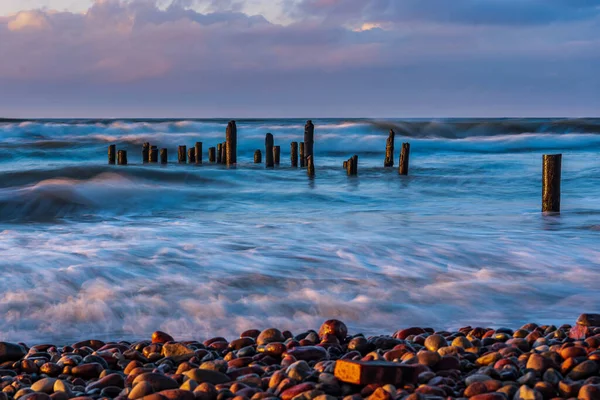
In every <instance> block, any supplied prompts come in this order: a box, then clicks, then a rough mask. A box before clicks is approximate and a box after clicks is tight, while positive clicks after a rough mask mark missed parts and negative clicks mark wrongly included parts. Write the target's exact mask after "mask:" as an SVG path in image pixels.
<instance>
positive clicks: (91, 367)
mask: <svg viewBox="0 0 600 400" xmlns="http://www.w3.org/2000/svg"><path fill="white" fill-rule="evenodd" d="M102 371H104V368H103V367H102V365H100V364H98V363H89V364H81V365H77V366H76V367H73V369H72V370H71V374H72V375H73V376H78V377H80V378H83V379H92V378H97V377H98V376H100V374H101V373H102Z"/></svg>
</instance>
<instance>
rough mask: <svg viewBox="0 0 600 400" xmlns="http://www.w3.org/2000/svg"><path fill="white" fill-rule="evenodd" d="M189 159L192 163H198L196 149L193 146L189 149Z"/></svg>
mask: <svg viewBox="0 0 600 400" xmlns="http://www.w3.org/2000/svg"><path fill="white" fill-rule="evenodd" d="M188 161H189V163H190V164H196V149H194V148H192V147H190V148H189V149H188Z"/></svg>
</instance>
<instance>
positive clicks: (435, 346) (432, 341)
mask: <svg viewBox="0 0 600 400" xmlns="http://www.w3.org/2000/svg"><path fill="white" fill-rule="evenodd" d="M446 346H448V342H447V341H446V339H445V338H444V337H443V336H442V335H431V336H429V337H428V338H427V339H425V347H426V348H427V350H429V351H438V350H439V349H440V348H442V347H446Z"/></svg>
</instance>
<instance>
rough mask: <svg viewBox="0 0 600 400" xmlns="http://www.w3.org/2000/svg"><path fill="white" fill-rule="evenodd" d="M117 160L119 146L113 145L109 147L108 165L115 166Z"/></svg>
mask: <svg viewBox="0 0 600 400" xmlns="http://www.w3.org/2000/svg"><path fill="white" fill-rule="evenodd" d="M116 159H117V145H116V144H111V145H110V146H108V163H109V164H110V165H115V160H116Z"/></svg>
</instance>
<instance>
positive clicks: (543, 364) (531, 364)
mask: <svg viewBox="0 0 600 400" xmlns="http://www.w3.org/2000/svg"><path fill="white" fill-rule="evenodd" d="M548 366H549V362H548V360H547V359H545V358H544V357H542V356H541V355H539V354H532V355H531V356H529V359H528V360H527V367H526V368H528V369H533V370H534V371H537V372H541V373H544V371H546V370H547V369H548Z"/></svg>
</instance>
